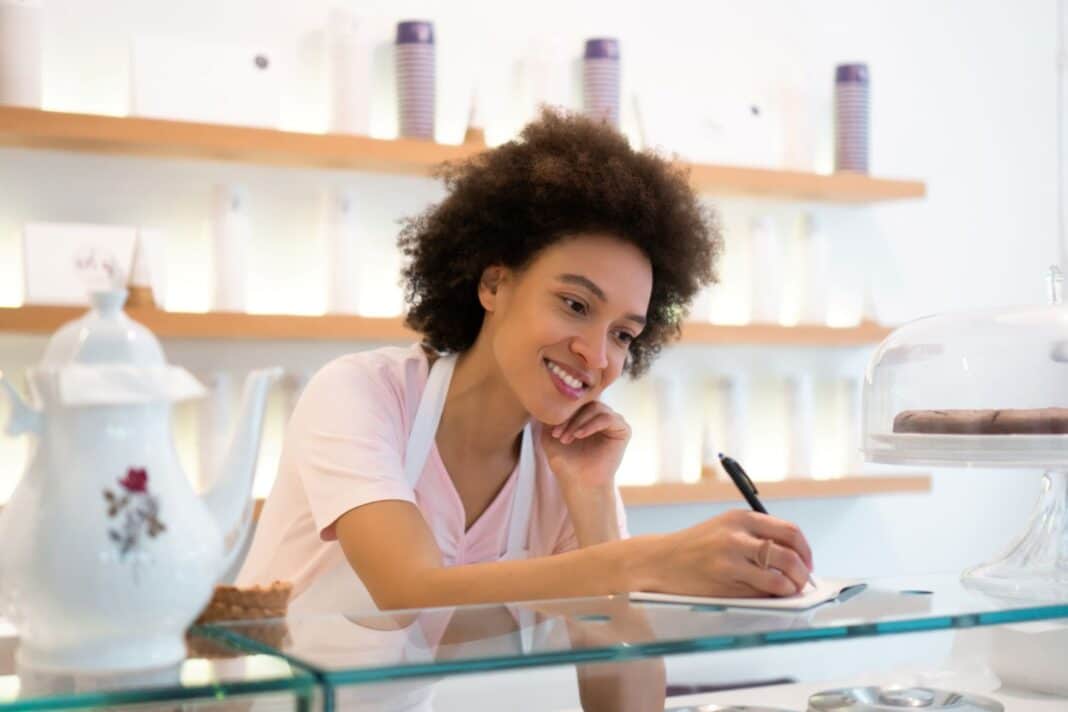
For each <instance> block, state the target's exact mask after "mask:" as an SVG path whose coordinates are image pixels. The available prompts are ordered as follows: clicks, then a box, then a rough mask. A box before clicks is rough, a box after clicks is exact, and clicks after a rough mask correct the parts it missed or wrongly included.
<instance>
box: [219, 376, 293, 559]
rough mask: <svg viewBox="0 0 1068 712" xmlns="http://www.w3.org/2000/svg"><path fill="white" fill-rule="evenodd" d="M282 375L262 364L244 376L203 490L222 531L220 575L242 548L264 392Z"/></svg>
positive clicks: (248, 519)
mask: <svg viewBox="0 0 1068 712" xmlns="http://www.w3.org/2000/svg"><path fill="white" fill-rule="evenodd" d="M281 375H282V369H281V368H277V367H276V368H263V369H258V370H255V371H253V372H252V373H250V374H249V375H248V377H247V378H246V379H245V387H244V391H243V393H242V395H241V405H240V407H239V408H238V411H237V415H236V417H235V419H234V425H233V428H232V430H231V434H230V442H229V444H228V445H227V448H226V451H225V454H224V455H223V457H222V460H221V461H220V463H219V468H218V470H217V471H216V472H215V473H212V475H213V476H212V480H211V481H212V485H211V487H210V488H209V489H208V490H207V491H206V492H205V493H204V504H205V505H206V506H207V508H208V511H209V512H211V515H212V517H213V518H214V519H215V522H216V524H218V526H219V531H220V532H222V535H223V551H224V556H223V566H222V569H221V570H220V572H219V575H220V576H221V575H223V574H225V573H226V572H227V571H229V570H230V568H231V567H232V566H233V563H234V560H235V559H236V558H237V556H239V555H240V553H241V552H242V551H243V550H244V547H245V540H246V539H247V538H248V534H249V531H250V530H251V524H252V480H253V478H254V476H255V474H256V461H257V459H258V457H259V452H260V437H261V435H262V433H263V415H264V412H265V410H266V407H267V393H268V391H269V390H270V386H271V384H272V383H274V381H275V380H277V379H278V377H279V376H281Z"/></svg>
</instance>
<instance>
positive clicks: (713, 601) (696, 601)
mask: <svg viewBox="0 0 1068 712" xmlns="http://www.w3.org/2000/svg"><path fill="white" fill-rule="evenodd" d="M813 580H814V581H815V583H816V586H815V587H813V586H812V584H808V585H807V586H805V588H804V590H803V591H801V592H800V593H795V594H794V595H793V596H783V597H778V596H771V597H767V598H713V597H709V596H679V595H676V594H672V593H645V592H641V591H639V592H638V593H632V594H630V598H631V600H632V601H650V602H654V603H684V604H688V605H691V606H729V607H731V608H764V609H771V610H776V611H807V610H808V609H809V608H814V607H816V606H819V605H821V604H824V603H827V602H828V601H833V600H835V599H837V598H839V597H840V596H842V594H843V593H845V592H847V591H848V592H849V594H850V595H852V594H854V593H859V592H860V590H861V589H863V588H864V587H865V586H866V584H864V583H861V582H860V581H858V580H856V579H825V578H814V579H813Z"/></svg>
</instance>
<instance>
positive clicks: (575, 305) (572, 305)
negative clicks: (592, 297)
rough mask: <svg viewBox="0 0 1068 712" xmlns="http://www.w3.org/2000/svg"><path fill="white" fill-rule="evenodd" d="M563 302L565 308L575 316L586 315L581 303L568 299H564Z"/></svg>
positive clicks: (584, 307) (584, 306) (583, 305)
mask: <svg viewBox="0 0 1068 712" xmlns="http://www.w3.org/2000/svg"><path fill="white" fill-rule="evenodd" d="M563 300H564V304H566V305H567V308H568V309H570V310H571V311H573V312H575V313H576V314H585V313H586V305H585V304H583V303H582V302H580V301H578V300H577V299H572V298H570V297H564V298H563Z"/></svg>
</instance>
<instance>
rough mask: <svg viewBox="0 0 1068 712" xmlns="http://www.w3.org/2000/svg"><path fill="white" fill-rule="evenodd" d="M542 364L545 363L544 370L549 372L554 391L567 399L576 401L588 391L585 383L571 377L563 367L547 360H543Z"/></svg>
mask: <svg viewBox="0 0 1068 712" xmlns="http://www.w3.org/2000/svg"><path fill="white" fill-rule="evenodd" d="M543 362H544V363H545V370H546V371H548V372H549V379H550V380H552V382H553V385H554V386H556V390H558V391H560V392H561V393H562V394H564V395H565V396H567V397H568V398H571V399H572V400H578V399H579V398H581V397H582V396H583V395H585V393H586V391H588V390H589V385H588V384H587V383H585V382H584V381H582V380H581V379H578V378H576V377H575V376H573V375H572V374H571V373H570V372H569V371H568V370H566V369H565V368H564V366H562V365H560V364H558V363H556V362H555V361H551V360H549V359H543Z"/></svg>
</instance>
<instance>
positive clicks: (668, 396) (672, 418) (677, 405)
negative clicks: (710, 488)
mask: <svg viewBox="0 0 1068 712" xmlns="http://www.w3.org/2000/svg"><path fill="white" fill-rule="evenodd" d="M653 383H654V386H655V388H656V421H657V450H658V453H657V454H658V457H657V467H658V473H657V480H658V481H660V482H682V480H683V470H685V461H684V457H683V454H684V453H683V450H684V447H683V445H684V440H685V438H684V436H685V430H686V411H685V401H686V396H685V394H684V393H683V384H682V381H681V379H680V378H679V377H678V376H677V375H666V376H661V377H658V378H657V379H655V380H654V381H653Z"/></svg>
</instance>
